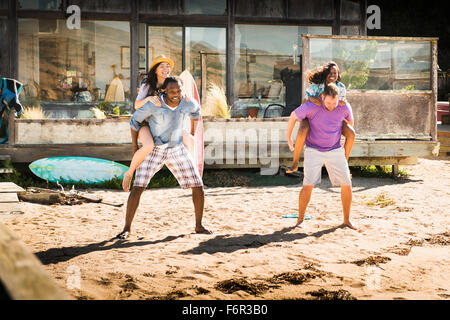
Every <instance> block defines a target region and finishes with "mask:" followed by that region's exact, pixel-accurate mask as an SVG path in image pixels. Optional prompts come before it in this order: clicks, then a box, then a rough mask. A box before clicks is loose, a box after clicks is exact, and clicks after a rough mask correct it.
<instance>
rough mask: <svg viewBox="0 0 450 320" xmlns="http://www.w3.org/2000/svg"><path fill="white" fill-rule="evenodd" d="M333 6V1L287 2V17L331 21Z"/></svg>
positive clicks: (298, 0) (293, 0)
mask: <svg viewBox="0 0 450 320" xmlns="http://www.w3.org/2000/svg"><path fill="white" fill-rule="evenodd" d="M334 4H335V1H334V0H315V1H310V0H288V15H289V17H290V18H298V19H314V20H332V19H334Z"/></svg>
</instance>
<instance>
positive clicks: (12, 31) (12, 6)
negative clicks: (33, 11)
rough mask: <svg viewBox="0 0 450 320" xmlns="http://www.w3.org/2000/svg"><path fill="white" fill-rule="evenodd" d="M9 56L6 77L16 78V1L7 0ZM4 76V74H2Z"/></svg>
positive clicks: (17, 43) (17, 57)
mask: <svg viewBox="0 0 450 320" xmlns="http://www.w3.org/2000/svg"><path fill="white" fill-rule="evenodd" d="M8 36H9V43H10V46H9V57H10V68H9V75H6V76H7V77H10V78H13V79H17V76H18V73H19V72H18V70H19V49H18V47H19V39H18V25H17V1H16V0H9V35H8ZM3 76H4V75H3Z"/></svg>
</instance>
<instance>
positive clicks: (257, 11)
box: [233, 0, 286, 18]
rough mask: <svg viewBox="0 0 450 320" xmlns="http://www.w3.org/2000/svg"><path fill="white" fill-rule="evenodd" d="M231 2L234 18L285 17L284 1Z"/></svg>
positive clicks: (253, 0) (254, 0)
mask: <svg viewBox="0 0 450 320" xmlns="http://www.w3.org/2000/svg"><path fill="white" fill-rule="evenodd" d="M233 2H234V5H235V15H236V16H243V17H271V18H283V17H285V16H286V14H285V1H284V0H269V1H267V0H266V1H261V0H246V1H233Z"/></svg>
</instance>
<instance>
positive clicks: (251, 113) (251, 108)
mask: <svg viewBox="0 0 450 320" xmlns="http://www.w3.org/2000/svg"><path fill="white" fill-rule="evenodd" d="M258 112H259V105H257V104H249V105H247V116H248V117H250V118H257V117H258Z"/></svg>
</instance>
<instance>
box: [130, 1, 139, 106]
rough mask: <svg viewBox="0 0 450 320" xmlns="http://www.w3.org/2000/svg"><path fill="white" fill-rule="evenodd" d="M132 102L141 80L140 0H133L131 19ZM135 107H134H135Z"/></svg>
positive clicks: (132, 102)
mask: <svg viewBox="0 0 450 320" xmlns="http://www.w3.org/2000/svg"><path fill="white" fill-rule="evenodd" d="M130 59H131V61H130V68H131V70H130V102H131V104H132V105H134V101H135V100H136V97H137V88H138V81H139V1H138V0H132V1H131V21H130ZM133 109H134V108H133Z"/></svg>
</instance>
